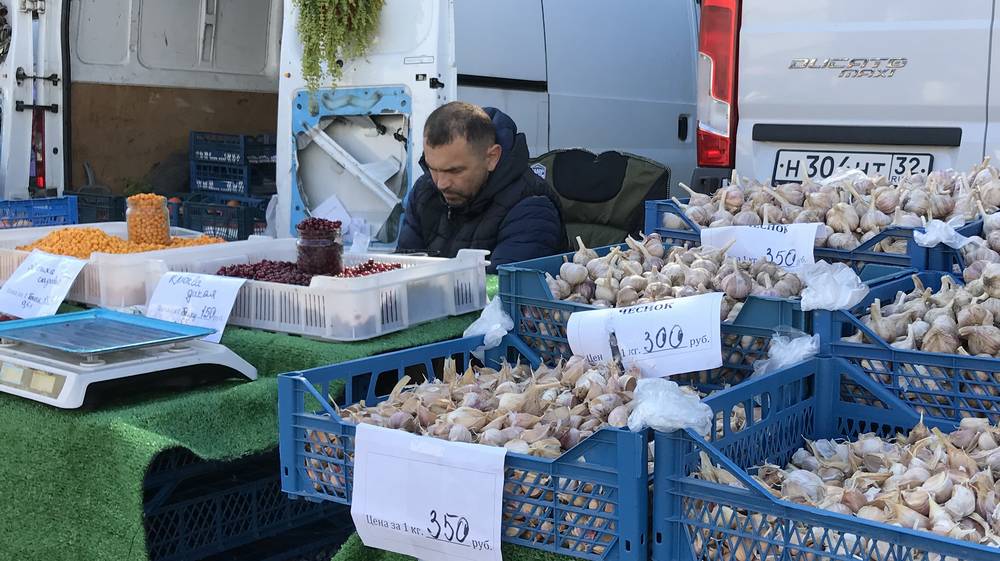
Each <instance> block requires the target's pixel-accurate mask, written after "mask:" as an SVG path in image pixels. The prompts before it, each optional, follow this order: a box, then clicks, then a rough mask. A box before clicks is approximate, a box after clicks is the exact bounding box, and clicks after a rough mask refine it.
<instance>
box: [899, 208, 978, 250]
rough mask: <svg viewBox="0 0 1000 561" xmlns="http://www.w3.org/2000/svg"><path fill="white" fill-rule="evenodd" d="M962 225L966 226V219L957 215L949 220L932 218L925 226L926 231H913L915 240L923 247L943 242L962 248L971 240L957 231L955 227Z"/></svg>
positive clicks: (949, 245)
mask: <svg viewBox="0 0 1000 561" xmlns="http://www.w3.org/2000/svg"><path fill="white" fill-rule="evenodd" d="M962 226H965V220H963V219H962V217H961V216H956V217H954V218H952V219H951V220H949V221H947V222H944V221H942V220H936V219H935V220H931V221H930V222H928V223H927V225H926V226H924V230H925V231H924V232H920V231H916V232H913V241H915V242H917V245H919V246H921V247H934V246H936V245H938V244H942V243H943V244H944V245H946V246H948V247H950V248H953V249H961V248H963V247H965V245H966V244H968V243H969V242H970V241H971V240H970V239H969V238H967V237H965V236H963V235H962V234H959V233H958V232H956V231H955V228H961V227H962Z"/></svg>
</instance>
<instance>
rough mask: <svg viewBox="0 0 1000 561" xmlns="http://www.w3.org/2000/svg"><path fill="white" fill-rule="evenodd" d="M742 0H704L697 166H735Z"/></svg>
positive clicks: (699, 73) (700, 51) (699, 44)
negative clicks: (740, 6)
mask: <svg viewBox="0 0 1000 561" xmlns="http://www.w3.org/2000/svg"><path fill="white" fill-rule="evenodd" d="M738 32H739V0H702V3H701V29H700V31H699V37H698V138H697V143H698V165H699V166H704V167H733V141H734V139H735V138H736V61H737V58H736V55H737V52H736V46H737V44H738V40H737V33H738Z"/></svg>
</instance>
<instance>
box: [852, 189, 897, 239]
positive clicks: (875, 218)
mask: <svg viewBox="0 0 1000 561" xmlns="http://www.w3.org/2000/svg"><path fill="white" fill-rule="evenodd" d="M891 222H892V219H891V218H889V217H888V216H887V215H886V214H885V213H884V212H882V211H881V210H879V209H878V208H876V207H875V197H872V199H871V203H870V204H869V207H868V210H867V211H866V212H865V213H864V214H863V215H862V216H861V219H860V222H859V226H860V227H861V229H862V230H865V231H866V232H875V233H878V232H880V231H881V230H882V229H883V228H885V227H886V226H888V225H889V224H890V223H891Z"/></svg>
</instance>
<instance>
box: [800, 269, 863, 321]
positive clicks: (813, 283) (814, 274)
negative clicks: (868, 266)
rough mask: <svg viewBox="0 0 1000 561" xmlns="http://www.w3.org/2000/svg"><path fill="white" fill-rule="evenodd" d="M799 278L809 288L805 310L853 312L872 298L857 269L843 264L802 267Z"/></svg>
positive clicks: (803, 302)
mask: <svg viewBox="0 0 1000 561" xmlns="http://www.w3.org/2000/svg"><path fill="white" fill-rule="evenodd" d="M798 275H799V278H801V279H802V282H803V283H804V284H805V285H806V287H805V289H804V290H802V310H803V311H809V310H849V309H851V308H853V307H854V306H857V305H858V304H859V303H860V302H861V301H862V300H863V299H864V298H865V296H867V295H868V287H867V286H865V284H864V283H863V282H861V278H860V277H858V275H857V273H855V272H854V270H853V269H851V268H850V267H848V266H847V265H845V264H843V263H834V264H832V265H831V264H830V263H827V262H826V261H817V262H816V263H810V264H808V265H804V266H802V268H800V269H799V272H798Z"/></svg>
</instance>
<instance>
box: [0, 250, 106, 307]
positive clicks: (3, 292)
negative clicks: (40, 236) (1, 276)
mask: <svg viewBox="0 0 1000 561" xmlns="http://www.w3.org/2000/svg"><path fill="white" fill-rule="evenodd" d="M86 264H87V262H86V261H83V260H81V259H74V258H72V257H65V256H62V255H51V254H48V253H44V252H41V251H37V250H36V251H32V252H31V254H30V255H28V258H27V259H25V260H24V261H23V262H21V265H20V266H18V268H17V269H16V270H15V271H14V274H13V275H11V276H10V278H8V279H7V282H5V283H4V284H3V288H0V312H3V313H5V314H9V315H12V316H15V317H19V318H37V317H43V316H51V315H53V314H55V313H56V312H58V311H59V306H60V305H61V304H62V301H63V299H65V298H66V295H67V294H69V289H70V288H72V286H73V282H74V281H76V277H77V276H79V274H80V271H82V270H83V267H84V266H85V265H86Z"/></svg>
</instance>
